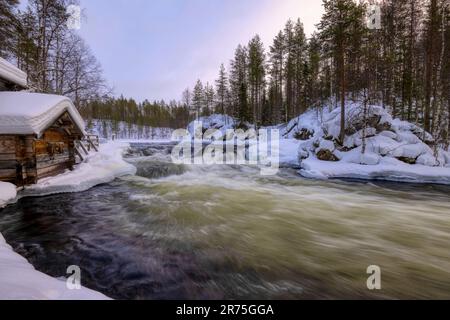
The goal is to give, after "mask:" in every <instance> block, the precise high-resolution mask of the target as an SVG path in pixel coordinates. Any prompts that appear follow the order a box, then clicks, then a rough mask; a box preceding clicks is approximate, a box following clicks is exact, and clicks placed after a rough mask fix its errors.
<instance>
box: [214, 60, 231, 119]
mask: <svg viewBox="0 0 450 320" xmlns="http://www.w3.org/2000/svg"><path fill="white" fill-rule="evenodd" d="M216 94H217V108H216V111H217V112H219V113H220V114H226V113H227V111H228V110H227V108H226V101H227V95H228V77H227V74H226V71H225V66H224V65H223V63H222V64H221V65H220V70H219V78H218V79H217V80H216Z"/></svg>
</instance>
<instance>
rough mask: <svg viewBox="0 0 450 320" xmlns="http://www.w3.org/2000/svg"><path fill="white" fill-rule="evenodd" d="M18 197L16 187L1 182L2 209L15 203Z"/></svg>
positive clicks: (0, 197) (0, 204)
mask: <svg viewBox="0 0 450 320" xmlns="http://www.w3.org/2000/svg"><path fill="white" fill-rule="evenodd" d="M16 196H17V192H16V186H15V185H13V184H12V183H8V182H2V181H0V209H1V208H3V207H5V206H6V205H7V204H9V203H10V202H12V201H14V200H15V198H16Z"/></svg>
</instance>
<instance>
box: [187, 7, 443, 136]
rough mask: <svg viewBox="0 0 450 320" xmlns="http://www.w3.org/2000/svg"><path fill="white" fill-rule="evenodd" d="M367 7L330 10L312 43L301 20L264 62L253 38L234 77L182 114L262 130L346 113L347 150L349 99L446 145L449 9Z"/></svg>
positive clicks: (232, 70)
mask: <svg viewBox="0 0 450 320" xmlns="http://www.w3.org/2000/svg"><path fill="white" fill-rule="evenodd" d="M371 3H372V1H358V2H357V1H354V0H324V1H323V5H324V8H325V13H324V15H323V16H322V19H321V21H320V23H319V24H318V25H317V28H318V30H317V32H315V33H314V34H312V36H311V37H310V38H309V39H307V38H306V36H305V33H304V30H303V25H302V23H301V21H300V20H298V21H296V22H293V21H288V22H287V23H286V25H285V27H284V29H283V30H281V31H280V32H279V33H278V34H277V36H276V37H275V38H274V40H273V43H272V44H271V46H270V48H269V50H268V51H267V52H266V50H265V47H264V45H263V44H262V42H261V40H260V38H259V36H255V37H254V38H253V39H251V40H250V41H249V43H248V44H247V45H239V46H238V47H237V49H236V51H235V56H234V58H233V59H232V60H231V63H230V65H229V68H228V72H227V71H226V70H225V66H224V65H222V66H221V67H220V71H219V77H218V79H217V81H216V83H215V87H214V88H212V86H211V85H209V84H207V85H205V86H204V85H203V84H202V82H201V81H200V80H199V81H198V82H197V84H196V85H195V87H194V88H193V90H190V89H186V90H185V91H184V93H183V95H182V96H183V99H182V100H183V104H184V105H186V106H187V107H188V108H189V109H190V110H191V113H193V114H194V116H198V115H202V114H209V113H212V112H220V113H227V114H230V115H233V116H234V117H236V118H238V119H240V120H241V121H249V122H252V123H255V124H257V125H258V126H261V125H273V124H277V123H280V122H287V121H288V120H289V119H291V118H292V117H294V116H297V115H298V114H301V113H302V112H304V111H305V110H306V109H307V108H309V107H311V106H317V107H320V106H324V105H328V106H333V107H337V106H340V107H341V109H342V119H341V129H342V130H341V141H343V137H344V129H345V121H346V119H345V105H346V100H348V99H351V100H355V101H361V103H364V104H365V105H368V104H380V105H382V106H383V107H385V108H389V109H390V111H391V112H392V113H393V115H394V116H395V117H400V118H401V119H404V120H408V121H412V122H415V123H417V124H419V125H421V126H423V127H424V128H425V129H426V130H427V131H429V132H432V133H433V134H434V136H435V137H437V138H439V139H440V140H441V142H442V141H444V142H446V143H448V140H449V131H450V79H449V78H450V19H449V18H450V5H449V0H386V1H383V2H381V3H380V4H379V7H378V8H379V11H378V9H377V7H371V6H370V5H371ZM370 9H374V11H373V12H372V11H370ZM378 13H379V14H380V15H379V16H378V15H377V14H378ZM211 97H213V98H211ZM211 99H212V100H213V102H211Z"/></svg>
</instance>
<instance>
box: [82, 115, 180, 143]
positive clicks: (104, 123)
mask: <svg viewBox="0 0 450 320" xmlns="http://www.w3.org/2000/svg"><path fill="white" fill-rule="evenodd" d="M86 130H87V131H88V132H90V133H92V134H95V135H97V136H99V137H100V138H101V139H112V137H113V136H114V138H115V139H119V140H161V139H170V137H171V136H172V132H173V129H171V128H153V127H148V126H141V125H137V124H129V123H126V122H117V123H115V122H113V121H111V120H98V119H93V120H90V121H87V128H86Z"/></svg>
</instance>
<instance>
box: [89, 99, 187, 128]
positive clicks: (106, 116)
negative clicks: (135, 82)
mask: <svg viewBox="0 0 450 320" xmlns="http://www.w3.org/2000/svg"><path fill="white" fill-rule="evenodd" d="M81 114H82V116H83V118H84V119H86V120H87V121H88V123H89V122H90V120H92V119H101V120H110V121H111V123H112V124H113V127H115V126H117V124H118V123H119V122H126V123H128V124H130V125H131V124H136V125H138V126H141V127H142V126H147V127H153V128H157V127H160V128H174V129H177V128H184V127H186V125H187V124H188V122H189V110H188V109H187V107H186V106H184V105H183V104H182V103H180V102H176V101H170V102H169V103H166V102H165V101H163V100H162V101H154V102H149V101H147V100H144V102H142V103H138V102H136V101H135V100H134V99H127V98H124V97H123V96H121V97H119V98H112V97H108V98H105V99H102V100H93V101H91V102H89V103H88V104H87V105H86V107H85V108H83V109H82V110H81Z"/></svg>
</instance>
